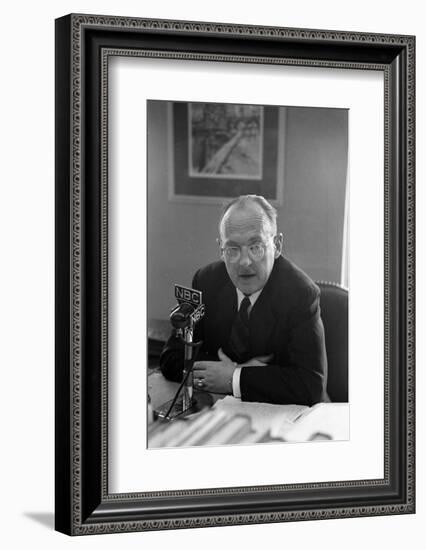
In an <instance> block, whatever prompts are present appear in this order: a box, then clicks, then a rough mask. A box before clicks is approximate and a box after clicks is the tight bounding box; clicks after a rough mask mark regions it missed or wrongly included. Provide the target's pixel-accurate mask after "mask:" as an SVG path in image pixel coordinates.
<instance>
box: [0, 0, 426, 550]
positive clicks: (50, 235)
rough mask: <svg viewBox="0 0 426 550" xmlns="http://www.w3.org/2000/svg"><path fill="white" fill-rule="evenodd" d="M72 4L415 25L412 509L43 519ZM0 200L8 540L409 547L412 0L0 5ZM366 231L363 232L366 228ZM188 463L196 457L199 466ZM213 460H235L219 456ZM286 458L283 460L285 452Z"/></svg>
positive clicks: (423, 89) (425, 458)
mask: <svg viewBox="0 0 426 550" xmlns="http://www.w3.org/2000/svg"><path fill="white" fill-rule="evenodd" d="M72 11H84V12H86V13H105V14H117V15H134V16H140V17H158V18H170V19H173V18H176V19H192V20H201V21H203V20H204V21H206V20H207V21H227V22H231V23H232V22H235V23H251V24H253V25H256V24H257V25H260V24H265V25H281V26H288V27H292V26H293V27H307V28H322V29H344V30H353V31H365V32H384V33H386V32H389V33H400V34H416V35H417V68H416V72H417V97H418V98H419V101H418V105H417V144H418V152H419V154H418V159H417V180H418V182H419V183H418V187H417V210H418V217H417V219H418V230H417V235H418V243H419V246H418V255H417V270H418V281H419V284H418V285H417V304H418V306H417V311H418V314H417V330H418V334H419V335H420V338H419V339H418V343H417V353H418V361H417V362H418V369H417V375H416V385H417V394H418V400H417V443H416V447H417V464H418V465H419V466H418V468H417V490H418V497H417V514H416V515H410V516H389V517H377V518H359V519H347V520H327V521H306V522H299V523H289V524H273V525H257V526H256V525H251V526H242V527H218V528H214V529H212V528H209V529H188V530H181V531H165V532H156V533H136V534H127V535H100V536H92V537H85V538H77V539H72V540H71V539H69V538H67V537H65V536H63V535H61V534H59V533H56V532H54V531H53V528H52V525H53V472H54V463H53V449H54V439H53V423H54V420H53V407H54V405H53V404H54V391H53V390H54V369H53V350H54V314H53V311H54V299H53V296H54V290H53V288H54V276H53V273H54V252H53V251H54V232H53V227H54V221H53V220H54V193H53V189H54V186H53V167H54V156H53V150H54V131H53V128H54V125H53V111H54V107H53V106H54V68H53V67H54V63H53V59H54V58H53V43H54V41H53V20H54V18H55V17H59V16H62V15H64V14H66V13H70V12H72ZM2 16H3V22H4V24H3V28H2V33H1V37H0V40H1V41H2V42H1V46H2V52H3V56H2V87H1V89H0V94H1V101H0V109H1V120H2V132H1V134H0V139H1V145H2V152H3V155H2V177H1V183H0V185H1V200H0V236H1V237H0V238H1V250H2V269H1V271H0V289H1V306H0V335H1V346H0V350H1V355H0V364H1V373H2V381H1V399H0V418H1V448H2V452H1V455H0V487H1V493H2V497H1V502H0V516H1V519H2V525H1V530H0V544H1V546H2V547H3V548H6V549H7V550H14V549H16V550H18V549H21V548H34V549H35V548H42V549H44V550H63V549H70V548H72V549H73V550H75V549H83V548H84V549H85V548H90V550H98V549H99V550H101V549H102V550H108V549H116V548H120V549H121V550H127V549H135V550H136V549H140V548H149V549H152V550H162V549H166V548H170V549H171V548H173V549H186V548H203V549H205V550H210V549H211V550H217V549H218V548H232V547H243V548H244V549H245V550H254V549H256V550H259V549H260V548H266V547H275V546H278V547H282V546H285V547H288V548H295V549H296V548H297V550H308V549H310V548H318V549H322V548H323V549H326V550H341V549H342V547H344V548H345V550H359V549H360V548H364V547H380V548H383V549H384V550H400V549H401V548H405V547H408V548H414V549H416V548H421V543H420V542H419V541H420V540H423V539H424V525H425V521H426V505H425V504H426V503H425V496H426V473H425V468H424V467H423V465H424V464H425V463H426V421H425V419H426V400H425V399H424V395H425V393H426V371H425V369H424V364H425V359H426V355H425V352H426V347H425V346H426V339H425V338H424V337H422V336H423V335H424V334H425V333H426V324H425V319H426V317H425V312H426V286H425V285H424V283H422V281H424V280H426V269H425V267H426V264H425V250H426V246H425V242H424V239H425V234H426V216H425V215H424V212H425V208H426V186H425V185H424V184H423V182H424V181H425V180H426V171H425V158H424V157H425V155H424V154H421V153H422V152H423V151H425V149H426V140H425V137H426V136H425V130H426V119H425V106H426V104H425V101H424V100H423V98H424V97H425V96H426V65H425V62H424V61H425V58H426V30H425V26H424V13H423V6H422V3H421V2H417V3H416V2H406V3H404V4H401V2H400V1H396V0H386V1H385V0H379V1H377V2H371V1H370V0H358V2H357V3H356V4H355V3H347V2H341V1H332V0H324V1H323V2H320V3H318V2H316V1H315V0H299V1H298V2H276V1H275V0H263V1H262V2H261V3H259V2H252V3H249V2H239V1H234V2H232V1H230V0H215V2H199V0H181V1H180V2H173V1H171V0H156V2H132V1H130V0H121V1H120V2H117V1H116V0H86V1H85V2H84V4H83V3H81V2H76V1H75V0H73V1H70V0H57V1H56V2H50V3H47V2H37V3H34V2H29V1H27V2H25V1H21V2H8V3H5V5H4V6H3V11H2ZM367 237H368V236H367ZM191 467H194V468H202V467H203V465H202V464H193V465H192V466H191ZM220 467H224V468H225V467H233V466H231V465H227V464H221V465H220ZM283 467H285V464H283Z"/></svg>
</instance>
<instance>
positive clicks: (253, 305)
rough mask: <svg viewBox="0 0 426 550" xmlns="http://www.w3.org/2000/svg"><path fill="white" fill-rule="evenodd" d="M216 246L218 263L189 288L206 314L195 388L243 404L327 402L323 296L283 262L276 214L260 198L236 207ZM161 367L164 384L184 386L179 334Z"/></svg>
mask: <svg viewBox="0 0 426 550" xmlns="http://www.w3.org/2000/svg"><path fill="white" fill-rule="evenodd" d="M218 242H219V246H220V252H221V258H222V259H221V261H219V262H215V263H212V264H209V265H208V266H206V267H204V268H202V269H200V270H198V271H197V273H196V274H195V276H194V279H193V283H192V285H193V288H195V289H198V290H201V291H202V292H203V302H204V304H205V310H206V314H205V316H204V318H203V320H202V321H201V322H200V323H199V324H198V325H197V327H196V331H195V339H196V340H202V341H203V344H202V347H201V350H200V353H199V355H198V357H197V361H196V362H195V364H194V370H193V377H194V385H195V387H196V388H199V389H202V390H206V391H210V392H215V393H224V394H231V395H234V396H235V397H238V398H241V399H242V400H244V401H258V402H268V403H280V404H286V403H293V404H302V405H309V406H310V405H313V404H314V403H318V402H320V401H327V400H328V398H327V393H326V384H327V359H326V352H325V343H324V329H323V324H322V321H321V317H320V308H319V294H320V291H319V288H318V287H317V286H316V285H315V284H314V282H313V281H312V280H311V279H310V278H309V277H308V276H307V275H306V274H305V273H304V272H303V271H302V270H300V269H299V268H298V267H296V266H295V265H294V264H293V263H292V262H290V261H289V260H288V259H287V258H285V257H283V256H282V242H283V236H282V234H281V233H278V232H277V215H276V211H275V209H274V208H273V207H272V206H271V205H270V204H269V203H268V201H267V200H266V199H264V198H263V197H260V196H257V195H245V196H241V197H238V198H236V199H234V200H232V201H231V202H230V203H229V204H228V205H227V206H226V208H225V209H224V211H223V214H222V216H221V219H220V222H219V239H218ZM160 365H161V369H162V372H163V374H164V375H165V376H166V378H169V379H171V380H176V381H179V380H181V379H182V369H183V359H182V343H181V341H180V340H179V339H178V338H176V337H175V336H174V335H172V336H171V337H170V338H169V340H168V342H167V343H166V346H165V348H164V350H163V353H162V355H161V359H160Z"/></svg>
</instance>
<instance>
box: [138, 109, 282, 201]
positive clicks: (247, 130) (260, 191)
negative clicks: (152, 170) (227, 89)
mask: <svg viewBox="0 0 426 550" xmlns="http://www.w3.org/2000/svg"><path fill="white" fill-rule="evenodd" d="M148 108H149V102H148ZM168 113H169V121H170V123H169V131H170V134H171V136H170V140H171V144H172V146H171V147H170V152H169V154H170V157H171V158H170V160H171V166H173V168H172V170H171V173H170V176H171V177H170V198H171V199H172V200H177V201H179V200H181V201H184V202H188V201H191V200H192V201H196V202H210V203H220V204H221V203H223V201H224V200H225V199H226V198H228V199H229V198H232V197H237V196H239V195H247V194H257V195H262V196H264V197H265V198H266V199H268V200H269V201H271V202H272V203H274V204H281V202H282V189H283V188H282V185H281V184H282V179H283V169H284V167H283V161H284V156H283V154H281V151H283V150H284V144H283V142H284V124H285V122H284V121H285V118H284V112H283V110H280V109H278V107H276V106H263V105H246V104H241V105H238V104H233V103H205V102H184V101H180V102H169V103H168ZM148 137H149V136H148Z"/></svg>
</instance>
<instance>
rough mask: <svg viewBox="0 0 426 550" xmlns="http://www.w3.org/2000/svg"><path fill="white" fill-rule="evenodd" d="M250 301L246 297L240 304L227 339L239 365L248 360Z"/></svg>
mask: <svg viewBox="0 0 426 550" xmlns="http://www.w3.org/2000/svg"><path fill="white" fill-rule="evenodd" d="M249 307H250V300H249V299H248V296H246V297H245V298H244V299H243V301H242V302H241V305H240V309H239V311H238V312H237V313H236V315H235V318H234V323H233V325H232V329H231V336H230V338H229V347H230V349H231V351H232V354H233V355H234V358H235V360H236V361H238V362H239V363H244V362H245V361H247V360H248V358H249V357H248V352H249V318H248V308H249Z"/></svg>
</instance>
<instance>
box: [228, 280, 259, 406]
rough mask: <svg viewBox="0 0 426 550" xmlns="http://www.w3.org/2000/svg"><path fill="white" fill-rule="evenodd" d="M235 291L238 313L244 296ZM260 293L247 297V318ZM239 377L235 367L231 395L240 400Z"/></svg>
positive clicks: (239, 369)
mask: <svg viewBox="0 0 426 550" xmlns="http://www.w3.org/2000/svg"><path fill="white" fill-rule="evenodd" d="M236 290H237V300H238V311H240V307H241V302H242V301H243V300H244V298H245V294H243V293H242V292H241V290H240V289H239V288H237V289H236ZM261 292H262V289H260V290H258V291H257V292H254V293H253V294H250V296H248V299H249V300H250V305H249V307H248V309H247V314H248V316H249V317H250V313H251V310H252V309H253V306H254V304H255V303H256V300H257V299H258V298H259V296H260V293H261ZM240 376H241V367H236V369H235V370H234V374H233V375H232V393H233V394H234V397H238V398H240V399H241V389H240Z"/></svg>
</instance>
